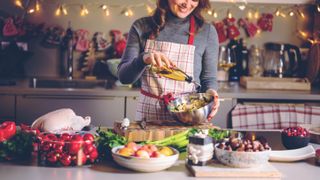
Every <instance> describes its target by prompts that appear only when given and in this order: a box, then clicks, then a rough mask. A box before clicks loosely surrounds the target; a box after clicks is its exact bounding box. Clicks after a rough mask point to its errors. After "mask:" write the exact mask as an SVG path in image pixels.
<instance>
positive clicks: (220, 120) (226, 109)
mask: <svg viewBox="0 0 320 180" xmlns="http://www.w3.org/2000/svg"><path fill="white" fill-rule="evenodd" d="M219 101H220V107H219V109H218V112H217V114H216V115H215V116H214V117H213V120H212V123H213V125H215V126H219V127H221V128H231V115H230V113H231V110H232V109H233V107H234V106H235V104H236V99H233V98H223V97H221V98H219Z"/></svg>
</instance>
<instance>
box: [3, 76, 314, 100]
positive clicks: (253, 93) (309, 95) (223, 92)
mask: <svg viewBox="0 0 320 180" xmlns="http://www.w3.org/2000/svg"><path fill="white" fill-rule="evenodd" d="M218 92H219V95H220V97H223V98H237V99H268V100H272V99H287V100H310V101H320V88H313V89H312V90H311V91H297V90H296V91H283V90H282V91H281V90H248V89H245V88H243V87H241V86H240V85H239V84H238V83H219V90H218ZM0 94H7V95H21V94H24V95H79V96H80V95H92V96H127V97H136V96H139V94H140V91H139V89H137V88H129V87H128V86H114V87H112V88H104V87H96V88H90V89H80V88H32V87H29V83H28V81H27V80H20V81H17V82H16V85H14V86H0Z"/></svg>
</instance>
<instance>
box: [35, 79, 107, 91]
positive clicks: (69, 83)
mask: <svg viewBox="0 0 320 180" xmlns="http://www.w3.org/2000/svg"><path fill="white" fill-rule="evenodd" d="M29 85H30V87H32V88H80V89H81V88H83V89H85V88H95V87H104V88H106V87H107V86H108V81H107V80H86V79H71V80H69V79H42V78H32V79H30V81H29Z"/></svg>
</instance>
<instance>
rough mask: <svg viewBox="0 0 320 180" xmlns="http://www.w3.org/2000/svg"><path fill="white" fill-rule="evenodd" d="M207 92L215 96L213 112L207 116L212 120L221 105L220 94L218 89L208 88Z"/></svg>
mask: <svg viewBox="0 0 320 180" xmlns="http://www.w3.org/2000/svg"><path fill="white" fill-rule="evenodd" d="M206 93H208V94H210V95H211V96H213V98H214V100H213V104H212V106H211V112H210V114H209V115H208V117H207V120H208V121H209V122H210V121H211V119H212V118H213V117H214V116H215V115H216V114H217V112H218V108H219V106H220V101H219V95H218V93H217V91H215V90H213V89H208V90H207V91H206Z"/></svg>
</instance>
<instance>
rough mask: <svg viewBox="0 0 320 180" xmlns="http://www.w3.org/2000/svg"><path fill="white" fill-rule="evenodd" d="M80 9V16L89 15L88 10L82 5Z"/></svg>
mask: <svg viewBox="0 0 320 180" xmlns="http://www.w3.org/2000/svg"><path fill="white" fill-rule="evenodd" d="M80 9H81V10H80V16H86V15H88V14H89V10H88V9H87V8H86V7H85V6H84V5H81V6H80Z"/></svg>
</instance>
